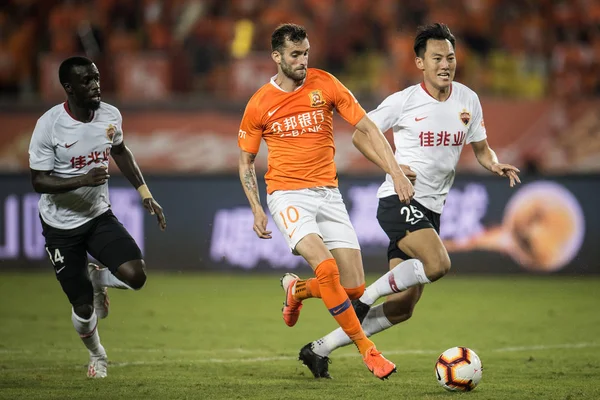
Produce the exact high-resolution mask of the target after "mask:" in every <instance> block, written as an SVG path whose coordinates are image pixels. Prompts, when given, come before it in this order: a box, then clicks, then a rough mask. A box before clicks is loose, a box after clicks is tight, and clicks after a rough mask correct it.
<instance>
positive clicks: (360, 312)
mask: <svg viewBox="0 0 600 400" xmlns="http://www.w3.org/2000/svg"><path fill="white" fill-rule="evenodd" d="M352 307H354V312H356V316H357V317H358V320H359V321H360V323H361V324H362V323H363V321H364V320H365V317H366V316H367V314H368V313H369V310H370V309H371V306H368V305H366V304H365V303H363V302H362V301H360V300H358V299H356V300H352Z"/></svg>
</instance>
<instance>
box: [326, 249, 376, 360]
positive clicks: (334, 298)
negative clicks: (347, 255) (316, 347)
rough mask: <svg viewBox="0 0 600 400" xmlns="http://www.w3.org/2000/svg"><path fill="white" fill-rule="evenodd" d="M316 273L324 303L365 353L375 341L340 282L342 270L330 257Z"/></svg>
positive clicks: (359, 349) (362, 352)
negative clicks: (363, 327)
mask: <svg viewBox="0 0 600 400" xmlns="http://www.w3.org/2000/svg"><path fill="white" fill-rule="evenodd" d="M315 275H316V276H317V281H318V283H319V289H320V293H321V298H322V300H323V303H325V306H326V307H327V308H328V309H329V312H330V313H331V315H332V316H333V318H335V320H336V321H337V323H338V324H339V325H340V326H341V327H342V329H343V330H344V332H345V333H346V335H348V337H349V338H350V339H352V341H353V342H354V344H356V347H358V351H359V352H360V354H361V355H364V354H365V353H366V351H367V350H368V349H369V348H370V347H371V346H373V342H371V341H370V340H369V339H367V336H366V335H365V333H364V332H363V330H362V328H361V326H360V322H359V321H358V318H356V313H355V312H354V308H352V304H351V303H350V299H349V298H348V295H347V294H346V291H345V290H344V287H343V286H342V285H341V284H340V272H339V270H338V267H337V264H336V263H335V260H334V259H333V258H330V259H328V260H325V261H323V262H322V263H321V264H319V266H318V267H317V268H316V269H315Z"/></svg>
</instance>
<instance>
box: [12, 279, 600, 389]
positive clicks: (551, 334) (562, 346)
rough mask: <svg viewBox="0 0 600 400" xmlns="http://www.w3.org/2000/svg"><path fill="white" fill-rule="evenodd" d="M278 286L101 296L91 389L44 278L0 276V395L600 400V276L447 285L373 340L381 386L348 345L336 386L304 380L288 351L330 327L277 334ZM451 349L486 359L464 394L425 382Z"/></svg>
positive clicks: (261, 283)
mask: <svg viewBox="0 0 600 400" xmlns="http://www.w3.org/2000/svg"><path fill="white" fill-rule="evenodd" d="M278 278H279V276H277V275H249V274H238V275H225V274H221V275H219V274H210V275H205V274H192V273H179V274H161V273H153V272H152V271H151V272H150V273H149V279H148V283H147V285H146V287H145V288H144V289H143V290H141V291H140V292H129V291H118V290H111V291H110V295H111V311H110V315H109V316H108V318H107V319H105V320H102V321H101V323H100V324H99V332H100V336H101V339H102V343H103V345H104V346H105V348H106V350H107V352H108V356H109V360H110V365H109V376H108V378H106V379H104V380H89V379H87V378H86V377H85V371H86V363H87V360H88V357H87V351H86V350H85V348H84V347H83V345H82V344H81V342H80V340H79V338H78V337H77V335H76V333H75V331H74V330H73V327H72V325H71V319H70V312H71V311H70V307H69V304H68V302H67V299H66V297H65V296H64V294H63V293H62V291H61V289H60V287H59V285H58V282H56V280H55V278H54V277H53V274H52V271H51V270H50V269H49V270H48V271H47V272H45V273H31V274H16V273H3V274H0V398H1V399H86V400H87V399H103V400H106V399H286V400H291V399H302V400H309V399H319V400H323V399H452V398H457V397H456V396H459V397H458V398H460V399H473V400H475V399H477V400H483V399H515V400H524V399H561V400H567V399H569V400H574V399H600V312H599V306H600V294H599V293H600V279H599V278H594V277H580V278H573V277H456V276H450V277H446V278H444V279H442V280H440V281H439V282H436V283H434V284H433V285H430V286H428V287H427V288H426V289H425V292H424V295H423V298H422V299H421V302H420V303H419V305H418V306H417V308H416V310H415V313H414V315H413V318H412V319H411V320H409V321H408V322H406V323H404V324H401V325H398V326H396V327H393V328H391V329H389V330H387V331H385V332H383V333H381V334H379V335H376V336H374V337H373V338H374V341H375V343H376V344H377V347H378V348H379V349H380V350H381V351H382V352H383V354H384V355H385V356H386V357H387V358H389V359H390V360H392V361H394V362H395V363H396V364H397V366H398V373H396V374H394V375H392V376H391V378H390V379H389V380H387V381H380V380H378V379H376V378H375V377H373V376H372V375H371V374H370V373H369V372H368V370H367V369H366V368H365V367H364V366H363V365H362V362H361V359H360V357H359V356H358V354H357V351H356V350H355V348H353V347H346V348H343V349H340V350H337V351H336V352H334V353H333V354H332V356H331V358H332V360H333V363H332V364H331V365H330V372H331V374H332V376H333V377H334V379H333V380H330V381H329V380H314V379H313V378H312V375H311V374H310V372H309V371H308V369H306V368H305V367H304V366H301V365H300V363H299V362H298V361H296V357H297V354H298V350H299V349H300V347H302V346H303V345H304V344H305V343H307V342H309V341H311V340H313V339H317V338H319V337H321V336H322V335H323V334H325V333H327V332H329V331H330V330H331V329H333V328H335V321H334V320H333V318H331V317H330V316H329V315H328V313H327V312H326V310H325V307H324V306H323V304H322V303H321V302H320V300H316V299H315V300H308V301H307V302H305V307H304V309H303V310H302V315H301V317H300V320H299V322H298V325H296V326H295V327H294V328H288V327H287V326H285V324H284V323H283V320H282V319H281V303H282V301H283V294H282V293H283V292H282V291H281V288H280V287H279V279H278ZM375 278H376V276H368V279H367V282H372V281H373V280H374V279H375ZM453 346H467V347H470V348H472V349H473V350H475V351H476V352H477V353H478V354H479V356H480V357H481V359H482V361H483V365H484V371H483V379H482V381H481V383H480V385H479V387H477V388H476V389H475V390H474V391H473V392H470V393H466V394H456V393H449V392H446V391H444V390H443V389H442V388H441V387H440V386H439V385H438V384H437V382H436V379H435V376H434V370H433V366H434V363H435V360H436V357H437V356H438V355H439V354H440V353H441V352H442V351H444V350H446V349H447V348H449V347H453Z"/></svg>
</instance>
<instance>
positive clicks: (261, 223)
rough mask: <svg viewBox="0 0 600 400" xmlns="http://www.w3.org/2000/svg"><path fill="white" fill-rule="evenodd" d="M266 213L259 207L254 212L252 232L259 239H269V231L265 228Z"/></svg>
mask: <svg viewBox="0 0 600 400" xmlns="http://www.w3.org/2000/svg"><path fill="white" fill-rule="evenodd" d="M267 221H268V218H267V214H265V212H264V211H263V210H262V208H261V209H259V210H258V211H256V212H255V213H254V226H253V227H252V229H254V232H256V235H257V236H258V237H259V238H261V239H271V238H272V236H271V231H268V230H267Z"/></svg>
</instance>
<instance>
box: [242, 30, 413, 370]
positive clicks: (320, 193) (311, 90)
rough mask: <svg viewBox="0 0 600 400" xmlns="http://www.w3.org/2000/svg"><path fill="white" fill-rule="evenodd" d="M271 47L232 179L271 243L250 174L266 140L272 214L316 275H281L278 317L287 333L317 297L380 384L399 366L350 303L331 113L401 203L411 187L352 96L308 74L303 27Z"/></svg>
mask: <svg viewBox="0 0 600 400" xmlns="http://www.w3.org/2000/svg"><path fill="white" fill-rule="evenodd" d="M271 48H272V53H271V57H272V58H273V61H275V64H277V75H275V76H274V77H273V78H271V81H270V82H268V83H266V84H265V85H264V86H262V87H261V88H260V89H259V90H258V91H257V92H256V93H255V94H254V95H253V96H252V98H251V99H250V101H249V102H248V104H247V106H246V110H245V112H244V116H243V118H242V122H241V125H240V130H239V134H238V145H239V147H240V149H241V151H240V159H239V172H240V179H241V181H242V185H243V187H244V191H245V193H246V196H247V197H248V201H249V202H250V206H251V208H252V212H253V213H254V227H253V228H254V231H255V232H256V234H257V235H258V237H260V238H262V239H270V238H271V231H269V230H267V216H266V214H265V212H264V210H263V208H262V205H261V203H260V197H259V194H258V186H257V180H256V172H255V168H254V160H255V158H256V154H257V153H258V150H259V147H260V142H261V139H263V138H264V140H265V142H266V143H267V147H268V150H269V156H268V171H267V173H266V175H265V181H266V183H267V203H268V206H269V210H270V212H271V215H272V216H273V219H274V221H275V223H276V225H277V228H279V230H280V231H281V233H282V234H283V236H284V238H285V239H286V240H287V242H288V244H289V246H290V249H291V250H292V251H293V252H294V254H298V255H301V256H302V257H304V259H306V261H307V262H308V264H309V265H310V266H311V268H312V269H313V270H314V272H315V275H316V278H312V279H307V280H300V279H299V278H298V277H297V276H296V275H294V274H286V275H284V277H283V278H282V279H281V283H282V287H283V289H284V291H285V301H284V307H283V319H284V321H285V323H286V324H287V325H288V326H294V325H295V324H296V322H297V320H298V317H299V315H300V309H301V308H302V301H303V300H304V299H307V298H309V297H319V298H321V299H322V300H323V302H324V303H325V305H326V307H327V309H328V310H329V312H330V313H331V315H332V316H333V317H334V318H335V319H336V321H337V322H338V324H339V325H340V327H341V328H342V329H343V330H344V332H345V333H346V334H347V335H348V337H350V338H351V339H352V341H353V342H354V343H355V344H356V346H357V348H358V350H359V352H360V354H361V355H362V357H363V361H364V363H365V365H366V366H367V368H369V370H370V371H371V372H372V373H373V374H374V375H375V376H377V377H378V378H381V379H384V378H387V377H388V376H389V375H391V374H392V373H393V372H394V371H395V370H396V366H395V365H394V364H393V363H392V362H390V361H389V360H387V359H385V358H384V357H383V356H382V355H381V353H380V352H379V351H377V349H376V348H375V345H374V344H373V342H371V341H370V340H369V339H368V338H367V337H366V336H365V334H364V332H363V330H362V328H361V326H360V322H359V321H358V319H357V317H356V313H355V311H354V309H353V308H352V306H351V302H350V300H351V299H357V298H359V297H360V296H361V295H362V293H363V292H364V288H365V281H364V271H363V266H362V259H361V253H360V246H359V244H358V239H357V237H356V233H355V231H354V228H353V227H352V224H351V223H350V219H349V217H348V212H347V210H346V208H345V206H344V202H343V199H342V196H341V194H340V192H339V190H338V188H337V186H338V182H337V172H336V167H335V163H334V161H333V156H334V153H335V146H334V140H333V110H334V109H335V110H337V112H338V113H339V114H340V115H341V116H342V117H343V118H344V119H345V120H346V121H348V122H349V123H350V124H352V125H353V126H355V127H356V129H358V130H360V131H362V132H364V133H365V135H366V136H367V137H368V138H369V140H370V141H371V143H372V146H373V148H374V149H375V151H376V153H377V154H378V156H379V157H380V158H381V159H382V160H383V163H384V164H385V165H386V172H387V173H388V174H390V176H391V177H392V180H393V182H394V189H395V191H396V193H397V194H398V196H399V199H400V201H402V202H404V203H408V202H410V200H411V199H412V197H413V195H414V189H413V186H412V184H411V182H410V181H409V179H408V178H407V177H406V176H405V175H404V173H403V172H402V169H401V168H400V167H399V165H398V163H397V162H396V160H395V158H394V154H393V152H392V149H391V147H390V145H389V143H388V142H387V140H386V139H385V137H384V136H383V134H382V133H381V131H380V130H379V128H377V126H376V125H375V124H374V123H373V122H372V121H371V120H370V119H369V117H368V116H367V115H366V113H365V111H364V110H363V108H362V107H361V106H360V105H359V104H358V102H357V101H356V99H355V98H354V96H353V95H352V94H351V93H350V91H349V90H348V89H347V88H346V87H344V85H343V84H342V83H341V82H340V81H338V80H337V79H336V78H335V77H334V76H332V75H331V74H329V73H327V72H325V71H322V70H318V69H314V68H310V69H309V68H308V54H309V49H310V46H309V42H308V36H307V34H306V30H305V29H304V28H303V27H301V26H298V25H294V24H283V25H280V26H279V27H278V28H277V29H276V30H275V31H274V32H273V34H272V36H271Z"/></svg>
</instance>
